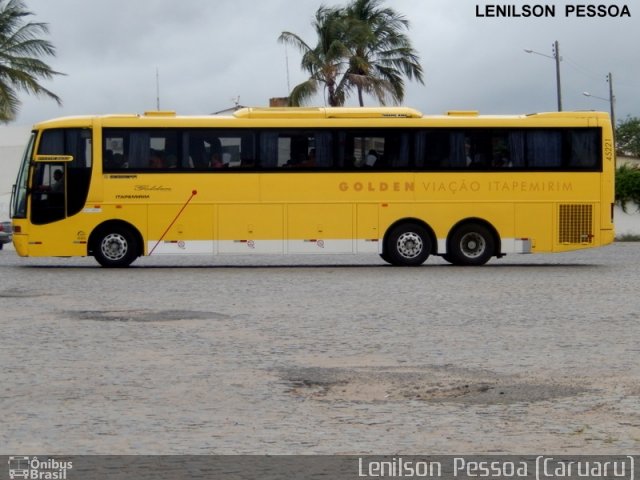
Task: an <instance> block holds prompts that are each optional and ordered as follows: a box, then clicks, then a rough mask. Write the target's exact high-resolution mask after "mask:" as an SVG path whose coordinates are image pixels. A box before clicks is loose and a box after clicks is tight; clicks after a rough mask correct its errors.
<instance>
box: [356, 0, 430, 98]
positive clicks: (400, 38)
mask: <svg viewBox="0 0 640 480" xmlns="http://www.w3.org/2000/svg"><path fill="white" fill-rule="evenodd" d="M381 3H382V0H354V1H353V2H352V3H351V4H350V5H348V6H347V8H346V10H345V15H346V19H347V22H348V34H347V37H348V42H347V43H348V47H349V49H350V55H349V70H348V71H347V73H346V75H347V77H348V79H349V82H350V83H351V84H352V85H353V86H354V87H355V88H356V90H357V91H358V101H359V103H360V106H361V107H362V106H363V105H364V99H363V92H366V93H368V94H370V95H373V96H374V97H376V98H377V99H378V101H379V102H380V103H381V104H382V105H385V104H386V98H387V96H390V97H391V99H392V101H393V102H394V103H396V104H398V103H400V102H402V100H403V99H404V80H403V76H406V77H407V78H409V79H410V80H412V79H414V78H415V79H416V81H418V82H420V83H422V84H424V80H423V76H422V75H423V70H422V66H421V65H420V63H419V58H418V55H417V53H416V51H415V50H414V48H413V47H412V46H411V41H410V40H409V37H408V36H407V35H406V34H405V33H404V31H405V30H408V29H409V21H408V20H407V19H406V18H405V17H404V16H402V15H400V14H398V13H397V12H396V11H395V10H393V9H391V8H382V7H381V6H380V5H381Z"/></svg>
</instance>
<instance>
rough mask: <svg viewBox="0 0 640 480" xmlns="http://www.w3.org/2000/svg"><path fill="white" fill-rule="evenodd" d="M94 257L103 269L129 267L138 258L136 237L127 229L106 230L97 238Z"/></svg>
mask: <svg viewBox="0 0 640 480" xmlns="http://www.w3.org/2000/svg"><path fill="white" fill-rule="evenodd" d="M93 255H94V257H95V259H96V260H97V262H98V263H99V264H100V265H102V266H103V267H110V268H119V267H128V266H129V265H131V263H132V262H133V261H134V260H135V259H136V258H137V257H138V244H137V241H136V236H135V235H134V234H133V232H131V230H130V229H128V228H126V227H120V226H114V227H111V228H104V229H103V230H101V231H100V232H99V233H98V235H97V236H96V240H95V244H94V246H93Z"/></svg>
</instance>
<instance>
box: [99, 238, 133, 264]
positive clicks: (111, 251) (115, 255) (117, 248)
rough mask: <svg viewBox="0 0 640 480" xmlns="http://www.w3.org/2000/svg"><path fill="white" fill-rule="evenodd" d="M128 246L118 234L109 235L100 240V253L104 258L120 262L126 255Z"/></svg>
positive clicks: (125, 240) (124, 239)
mask: <svg viewBox="0 0 640 480" xmlns="http://www.w3.org/2000/svg"><path fill="white" fill-rule="evenodd" d="M128 250H129V244H128V243H127V239H126V238H125V237H123V236H122V235H120V234H119V233H110V234H109V235H107V236H106V237H104V239H103V240H102V244H101V245H100V251H101V252H102V254H103V255H104V256H105V258H107V259H109V260H112V261H116V260H121V259H122V258H124V257H125V255H126V254H127V251H128Z"/></svg>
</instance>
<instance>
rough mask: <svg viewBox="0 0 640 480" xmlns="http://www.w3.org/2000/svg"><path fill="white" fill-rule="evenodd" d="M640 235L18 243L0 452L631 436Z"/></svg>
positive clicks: (507, 445) (584, 440)
mask: <svg viewBox="0 0 640 480" xmlns="http://www.w3.org/2000/svg"><path fill="white" fill-rule="evenodd" d="M639 255H640V243H617V244H615V245H613V246H610V247H607V248H603V249H598V250H591V251H583V252H575V253H567V254H559V255H538V256H535V255H532V256H509V257H506V258H503V259H501V260H493V261H492V262H490V263H489V264H488V265H486V266H484V267H480V268H461V267H452V266H449V265H447V264H445V263H444V262H442V261H441V260H440V259H437V258H435V259H430V260H429V261H428V262H427V263H426V264H425V265H424V266H423V267H419V268H395V267H391V266H387V265H385V264H384V263H383V262H382V261H381V260H379V259H378V258H377V257H375V256H374V257H366V256H365V257H351V256H332V257H306V256H303V257H301V256H297V257H255V258H247V257H224V258H217V259H211V258H207V257H190V258H187V259H185V258H183V257H164V258H160V257H158V258H143V259H140V260H138V261H137V262H136V263H135V264H134V266H133V267H132V268H130V269H126V270H108V269H102V268H100V267H98V266H97V264H96V263H95V262H94V261H93V259H22V258H18V257H17V256H16V255H15V253H14V252H12V251H11V250H7V249H5V250H3V251H2V252H0V305H1V308H0V311H1V312H2V318H1V319H0V328H1V331H2V341H1V345H2V348H1V349H0V365H2V369H1V370H0V384H1V385H2V389H1V390H0V412H2V414H1V416H0V445H2V449H1V450H0V454H5V455H16V454H21V455H27V454H33V453H37V454H40V453H45V454H48V455H62V454H73V455H79V454H187V453H188V454H334V453H339V454H366V453H372V454H396V453H402V454H452V453H456V454H470V453H521V454H532V453H548V452H551V453H556V452H562V453H580V454H590V453H625V452H632V451H636V452H637V451H638V447H639V446H640V382H639V381H638V380H639V379H640V361H639V359H640V326H639V323H638V320H639V317H640V315H639V314H638V311H639V310H640V296H639V295H638V286H639V285H640V269H639V268H638V256H639Z"/></svg>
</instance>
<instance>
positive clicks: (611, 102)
mask: <svg viewBox="0 0 640 480" xmlns="http://www.w3.org/2000/svg"><path fill="white" fill-rule="evenodd" d="M607 83H608V84H609V98H608V99H606V98H604V97H598V96H596V95H591V94H590V93H589V92H583V93H582V94H583V95H584V96H585V97H593V98H597V99H598V100H604V101H605V102H609V109H610V112H611V113H610V116H611V127H612V128H613V145H614V146H615V145H616V111H615V104H616V96H615V95H614V94H613V75H611V72H609V73H608V74H607Z"/></svg>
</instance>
